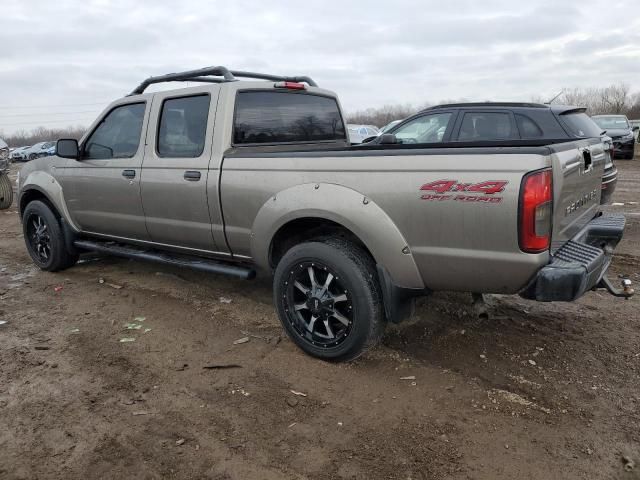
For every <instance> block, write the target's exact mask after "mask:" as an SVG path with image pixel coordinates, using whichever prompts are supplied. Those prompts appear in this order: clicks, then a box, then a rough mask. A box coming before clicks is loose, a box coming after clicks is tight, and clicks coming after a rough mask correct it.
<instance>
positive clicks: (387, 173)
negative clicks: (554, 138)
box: [221, 147, 550, 293]
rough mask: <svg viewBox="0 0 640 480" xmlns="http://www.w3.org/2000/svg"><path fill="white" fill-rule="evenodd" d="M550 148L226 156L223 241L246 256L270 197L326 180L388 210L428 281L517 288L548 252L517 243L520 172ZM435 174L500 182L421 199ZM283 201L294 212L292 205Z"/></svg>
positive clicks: (447, 286)
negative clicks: (491, 187)
mask: <svg viewBox="0 0 640 480" xmlns="http://www.w3.org/2000/svg"><path fill="white" fill-rule="evenodd" d="M547 153H548V149H546V148H544V147H538V148H520V149H513V148H512V149H508V148H506V149H495V148H493V149H463V148H455V149H431V150H419V151H418V150H415V151H407V150H398V151H391V152H384V154H383V153H382V152H380V151H377V152H376V151H374V152H356V151H347V152H340V154H334V155H335V156H329V155H330V154H327V153H325V154H320V153H306V154H295V153H293V154H286V155H285V154H268V155H260V154H255V153H254V154H251V155H246V156H243V155H242V153H241V152H236V153H234V154H232V155H230V156H227V157H226V158H225V160H224V166H223V172H222V185H223V187H222V197H221V198H222V209H223V211H224V212H225V213H224V215H225V226H226V233H227V239H228V241H229V244H230V245H231V246H232V249H233V251H234V253H236V254H241V255H246V256H252V252H251V250H250V244H251V243H250V234H251V228H252V223H253V220H254V219H255V217H256V215H257V214H258V211H259V210H260V208H262V206H263V205H264V204H265V203H266V202H267V201H268V200H269V199H271V198H272V197H273V196H274V195H277V193H278V192H280V191H283V190H285V189H287V188H289V187H292V186H295V185H299V184H304V183H317V184H322V183H332V184H337V185H341V186H343V187H345V188H349V189H353V190H355V191H357V192H360V193H361V194H362V195H363V196H366V197H367V198H368V199H369V200H370V201H371V202H374V203H375V204H377V205H378V206H380V208H382V210H384V212H386V214H387V215H388V216H389V217H390V218H391V219H392V221H393V222H394V223H395V225H396V226H397V228H398V229H399V230H400V232H401V233H402V235H403V236H404V238H405V239H406V241H407V245H408V246H409V248H410V249H411V252H412V255H413V257H414V259H415V262H416V264H417V266H418V268H419V270H420V273H421V274H422V278H423V280H424V283H425V285H426V286H427V287H429V288H431V289H436V290H459V291H479V292H495V293H515V292H516V291H518V290H520V289H521V288H523V287H524V286H525V285H526V283H527V282H528V280H529V279H530V278H531V277H532V275H533V274H534V273H535V272H536V271H537V270H538V269H539V268H540V267H541V266H542V265H544V264H546V263H547V262H548V259H549V254H548V253H547V252H545V253H541V254H523V253H522V252H521V251H520V249H519V247H518V195H519V189H520V182H521V180H522V177H523V175H524V174H525V173H527V172H529V171H531V170H536V169H540V168H545V167H548V166H550V159H549V156H548V155H547ZM438 180H451V181H455V182H456V184H469V185H473V184H478V183H482V182H488V181H501V182H506V183H505V185H504V190H503V191H501V192H498V193H495V194H492V195H486V194H483V193H478V192H455V191H452V192H448V193H447V194H445V195H448V197H449V198H446V199H443V198H440V199H423V195H426V196H428V195H429V194H431V193H434V192H430V191H425V190H421V187H422V186H423V185H425V184H429V183H431V182H435V181H438ZM454 188H456V187H454ZM321 192H322V189H321V188H320V189H319V190H318V193H319V195H322V193H321ZM459 197H463V198H462V199H461V198H459ZM469 197H472V198H473V197H477V198H480V197H484V198H485V199H487V198H488V197H491V198H493V199H497V198H499V200H493V201H474V200H471V198H469ZM358 201H361V198H359V199H358ZM320 205H321V203H320ZM288 207H289V208H290V209H292V210H295V208H296V205H295V204H292V205H289V206H288ZM356 211H357V209H355V208H354V213H355V212H356ZM355 220H357V219H355ZM264 241H268V239H264ZM404 286H410V285H404Z"/></svg>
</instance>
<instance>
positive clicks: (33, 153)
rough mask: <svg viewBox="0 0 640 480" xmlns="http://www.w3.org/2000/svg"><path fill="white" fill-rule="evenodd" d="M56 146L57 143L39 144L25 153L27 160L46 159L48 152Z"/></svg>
mask: <svg viewBox="0 0 640 480" xmlns="http://www.w3.org/2000/svg"><path fill="white" fill-rule="evenodd" d="M54 145H55V142H39V143H36V144H35V145H32V146H31V147H29V148H28V149H27V150H26V151H25V152H24V153H25V156H26V160H34V159H36V158H39V157H44V156H45V155H46V151H47V150H48V149H49V148H51V147H52V146H54Z"/></svg>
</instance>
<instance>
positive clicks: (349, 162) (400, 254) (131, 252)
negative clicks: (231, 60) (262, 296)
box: [19, 67, 631, 360]
mask: <svg viewBox="0 0 640 480" xmlns="http://www.w3.org/2000/svg"><path fill="white" fill-rule="evenodd" d="M241 78H242V79H245V80H239V79H241ZM247 78H248V79H250V80H246V79H247ZM174 81H190V82H199V83H200V86H196V87H190V88H182V89H177V90H165V91H155V92H152V93H145V91H146V89H147V87H148V86H149V85H152V84H158V83H165V82H174ZM527 105H528V104H527ZM521 106H522V109H524V110H526V112H525V113H523V114H522V115H524V116H525V117H526V118H528V119H529V120H530V121H533V122H534V124H535V121H536V119H539V118H543V117H545V118H547V120H549V119H551V120H553V121H554V122H556V126H555V128H556V129H557V130H558V136H557V137H555V139H552V140H546V139H545V140H541V139H531V138H526V136H523V135H522V134H521V133H520V129H519V128H518V123H517V122H518V119H516V118H515V115H510V116H509V115H508V116H507V118H505V119H504V124H503V126H502V127H501V128H503V129H508V130H509V132H510V133H509V137H508V138H504V139H499V140H490V141H487V140H486V139H483V137H482V135H483V134H484V133H486V132H485V130H486V129H487V128H489V127H488V125H487V122H486V116H487V115H489V114H490V113H491V108H490V106H485V107H483V108H480V109H477V108H476V109H468V111H467V110H464V109H463V110H460V109H458V110H455V111H454V109H452V108H440V109H435V110H433V111H432V112H429V113H428V114H427V115H425V117H424V118H422V119H421V124H420V125H419V126H418V127H417V128H416V129H415V132H416V136H415V138H414V139H417V140H419V141H414V142H411V141H408V140H407V141H405V140H402V139H401V138H399V137H396V136H394V135H386V136H384V137H381V138H380V141H379V142H375V143H374V144H365V145H362V146H358V147H355V146H351V145H350V143H349V140H348V137H347V132H346V129H345V122H344V117H343V114H342V111H341V108H340V104H339V102H338V99H337V97H336V95H335V94H334V93H333V92H330V91H328V90H324V89H321V88H319V87H317V85H316V83H315V82H314V81H313V80H312V79H311V78H309V77H281V76H276V75H269V74H258V73H251V72H237V71H230V70H228V69H226V68H224V67H210V68H206V69H201V70H194V71H188V72H181V73H174V74H168V75H163V76H159V77H151V78H149V79H147V80H145V81H144V82H143V83H142V84H141V85H140V86H138V87H137V88H136V89H135V90H134V91H133V92H132V93H131V94H130V95H128V96H126V97H124V98H121V99H119V100H116V101H115V102H113V103H112V104H111V105H109V107H108V108H107V109H106V110H105V111H104V113H103V114H101V115H100V117H99V118H98V119H97V120H96V121H95V122H94V124H93V125H92V126H91V127H90V128H89V130H88V132H87V133H86V135H85V136H84V137H83V138H82V139H81V140H80V142H77V141H76V140H71V139H62V140H58V142H57V150H56V152H57V153H56V155H55V156H50V157H46V158H40V159H37V160H34V161H32V162H29V163H28V164H27V165H25V166H24V168H23V170H22V172H21V174H20V177H19V212H20V215H21V218H22V224H23V228H24V238H25V242H26V247H27V250H28V251H29V254H30V255H31V257H32V258H33V261H34V262H35V264H36V265H38V266H39V267H40V268H42V269H44V270H48V271H57V270H62V269H65V268H68V267H70V266H72V265H73V264H74V263H75V262H76V261H77V259H78V255H79V254H81V253H82V252H87V251H91V252H103V253H106V254H113V255H119V256H123V257H128V258H137V259H141V260H148V261H156V262H163V263H167V264H173V265H180V266H183V267H188V268H194V269H198V270H203V271H208V272H212V273H218V274H229V275H235V276H239V277H242V278H247V279H249V278H252V277H253V276H254V275H255V273H256V271H262V272H266V273H267V274H269V275H273V281H274V303H275V307H276V309H277V311H278V314H279V317H280V320H281V321H282V325H283V326H284V328H285V330H286V331H287V333H288V334H289V336H290V337H291V339H292V340H293V341H294V342H295V343H296V344H297V345H298V346H300V347H301V348H302V349H303V350H304V351H305V352H307V353H309V354H311V355H314V356H317V357H320V358H324V359H331V360H348V359H353V358H355V357H357V356H358V355H360V354H361V353H362V352H364V351H365V350H366V349H367V348H368V347H371V346H372V345H374V344H375V343H376V342H377V341H378V340H379V339H380V337H381V335H382V332H383V330H384V327H385V325H386V323H387V322H398V321H400V320H401V319H403V318H405V317H407V316H408V315H410V313H411V311H412V305H413V299H414V298H415V297H416V296H420V295H427V294H428V293H430V292H432V291H434V290H455V291H465V292H473V293H475V294H476V295H478V294H482V293H502V294H518V293H519V294H521V295H523V296H525V297H526V298H531V299H536V300H540V301H571V300H574V299H576V298H578V297H580V296H581V295H583V294H584V293H585V292H587V291H588V290H590V289H592V288H595V287H606V288H608V289H609V290H610V291H611V292H612V293H614V294H616V295H621V296H625V295H626V296H628V295H630V294H631V290H630V287H628V286H626V290H620V289H617V288H615V287H613V286H612V285H611V284H610V283H609V282H608V281H607V280H606V276H605V273H606V270H607V268H608V266H609V263H610V260H611V255H612V251H613V249H614V248H615V246H616V245H617V243H618V241H619V240H620V238H621V237H622V232H623V229H624V223H625V222H624V217H622V216H614V215H602V214H601V212H600V210H599V204H600V184H601V178H602V174H603V168H604V164H605V155H604V152H603V146H602V143H601V140H600V137H599V135H590V134H589V132H585V131H582V130H580V128H579V127H580V125H581V122H582V120H583V116H584V112H583V110H580V109H574V108H564V109H557V108H556V107H554V108H550V107H549V106H546V105H528V106H524V104H522V105H521ZM568 126H573V127H576V126H577V127H576V128H578V130H579V131H577V132H576V133H570V134H568V133H567V132H570V131H571V128H569V127H568ZM461 131H463V132H464V138H463V139H459V138H456V137H455V135H458V136H459V135H460V132H461ZM505 131H506V130H505ZM561 132H562V133H563V134H562V135H560V133H561Z"/></svg>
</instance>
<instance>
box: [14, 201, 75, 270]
mask: <svg viewBox="0 0 640 480" xmlns="http://www.w3.org/2000/svg"><path fill="white" fill-rule="evenodd" d="M22 230H23V233H24V241H25V243H26V245H27V251H28V252H29V255H30V256H31V259H32V260H33V263H35V264H36V265H37V266H38V267H40V268H41V269H42V270H46V271H48V272H56V271H58V270H64V269H65V268H69V267H70V266H72V265H74V264H75V263H76V262H77V261H78V255H72V254H70V253H69V252H68V251H67V249H66V246H65V243H64V235H63V233H62V228H60V223H59V222H58V219H57V218H56V216H55V215H54V213H53V212H52V211H51V209H50V208H49V206H48V205H47V204H46V203H44V202H41V201H39V200H34V201H33V202H31V203H29V204H28V205H27V207H26V208H25V209H24V214H23V215H22Z"/></svg>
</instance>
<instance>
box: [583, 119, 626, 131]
mask: <svg viewBox="0 0 640 480" xmlns="http://www.w3.org/2000/svg"><path fill="white" fill-rule="evenodd" d="M591 118H592V119H593V121H594V122H596V123H597V124H598V126H599V127H600V128H602V129H603V130H607V129H609V130H612V129H627V128H629V122H627V118H626V117H620V116H610V117H591Z"/></svg>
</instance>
